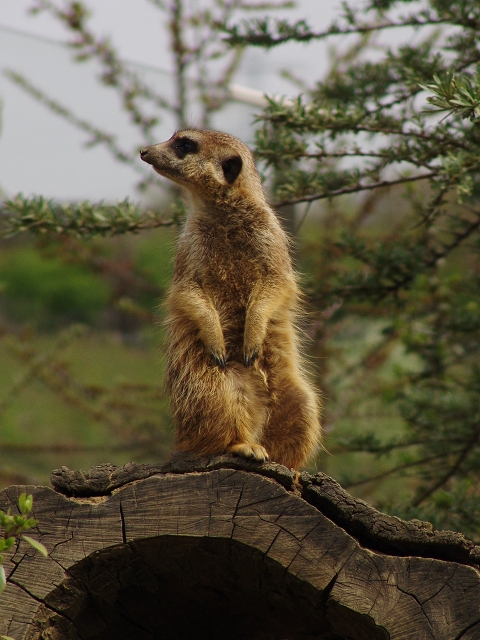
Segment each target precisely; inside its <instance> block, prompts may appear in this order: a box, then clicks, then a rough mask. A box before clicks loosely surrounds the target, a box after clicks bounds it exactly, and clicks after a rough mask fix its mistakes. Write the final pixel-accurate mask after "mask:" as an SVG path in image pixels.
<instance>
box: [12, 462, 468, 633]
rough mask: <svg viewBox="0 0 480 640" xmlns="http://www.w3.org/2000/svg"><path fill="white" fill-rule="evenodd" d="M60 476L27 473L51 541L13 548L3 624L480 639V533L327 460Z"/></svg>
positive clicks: (57, 629) (107, 468)
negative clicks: (36, 480) (423, 518)
mask: <svg viewBox="0 0 480 640" xmlns="http://www.w3.org/2000/svg"><path fill="white" fill-rule="evenodd" d="M52 483H53V484H54V486H55V488H56V491H52V490H51V489H48V488H46V487H33V488H32V487H27V488H26V490H27V491H29V492H30V493H33V494H34V514H33V515H34V517H35V518H37V519H38V521H39V525H38V532H37V536H36V537H38V539H41V541H42V542H43V543H44V544H45V545H46V546H47V549H48V550H49V552H50V556H49V557H48V558H43V557H41V556H40V555H39V554H36V553H34V552H33V550H32V549H30V548H27V545H25V543H22V542H21V543H20V544H19V547H18V549H17V551H16V553H15V554H14V555H13V557H11V558H10V559H8V560H7V561H6V563H5V567H6V571H7V574H9V581H8V585H7V588H6V590H5V592H4V594H3V595H2V598H1V600H0V634H5V635H8V636H11V637H14V638H16V639H18V640H26V639H27V638H28V639H29V640H33V638H38V639H40V638H45V639H46V638H49V640H60V639H62V640H64V639H70V638H72V639H82V640H87V639H88V640H94V639H97V638H98V639H100V638H102V640H108V639H109V638H112V640H113V638H115V640H123V639H127V638H128V639H131V638H135V639H139V640H143V639H145V640H147V639H149V640H150V639H151V640H153V639H154V638H168V639H169V640H172V639H175V638H178V639H179V640H183V639H184V638H185V639H186V638H188V639H191V638H200V639H201V638H209V639H216V638H222V639H225V638H229V639H232V640H236V639H237V638H238V640H241V639H242V640H243V639H245V640H246V639H247V638H248V639H249V640H267V639H268V640H270V639H271V640H296V639H305V640H306V639H310V638H311V639H312V640H313V639H314V638H315V639H323V640H340V639H347V640H377V639H378V640H386V639H388V638H391V639H398V640H400V639H402V640H406V639H409V640H410V639H411V640H421V639H422V638H429V639H431V638H433V639H435V640H452V639H453V638H462V640H467V639H468V640H472V639H473V638H480V572H479V571H478V565H477V562H478V558H479V557H480V554H479V553H478V547H476V546H475V545H474V544H473V543H472V542H470V541H468V540H466V539H465V538H464V537H463V536H461V535H460V534H456V533H453V532H441V531H433V529H432V528H431V526H428V525H426V524H425V523H419V522H418V521H411V522H404V521H402V520H399V519H398V518H392V517H390V516H387V515H385V514H381V513H379V512H377V511H375V510H374V509H373V508H372V507H370V506H369V505H367V504H366V503H365V502H363V501H361V500H357V499H355V498H353V497H352V496H350V495H349V494H348V493H347V492H345V491H344V490H343V489H342V488H341V487H340V486H339V485H338V484H337V483H336V482H335V481H333V480H332V479H331V478H328V476H325V475H324V474H316V475H314V476H311V475H309V474H305V473H304V474H302V475H301V476H299V475H298V474H297V473H296V472H294V471H293V470H288V469H285V468H284V467H281V466H279V465H275V464H273V463H267V464H264V465H259V464H258V463H252V462H247V461H245V460H242V459H241V458H233V457H230V456H216V457H213V458H208V459H200V460H199V459H195V458H191V457H189V456H185V455H182V456H175V457H174V458H172V460H171V461H169V462H168V463H164V464H162V465H134V464H129V465H126V466H125V467H114V466H112V465H102V466H100V467H95V468H94V469H91V470H90V472H88V473H84V472H78V471H70V470H68V469H66V468H62V469H60V470H56V471H55V472H53V474H52ZM23 490H25V487H9V488H8V489H6V490H4V491H3V492H2V493H1V494H0V508H2V509H5V508H8V507H11V508H12V507H14V505H15V504H16V500H17V497H18V495H19V494H20V493H21V492H22V491H23ZM34 535H35V533H33V534H32V536H34Z"/></svg>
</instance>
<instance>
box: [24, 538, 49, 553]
mask: <svg viewBox="0 0 480 640" xmlns="http://www.w3.org/2000/svg"><path fill="white" fill-rule="evenodd" d="M22 538H23V539H24V540H26V541H27V542H28V544H30V545H32V547H33V548H34V549H36V550H37V551H39V552H40V553H41V554H42V556H44V557H45V558H47V557H48V551H47V549H46V547H45V545H43V544H42V543H41V542H38V540H34V539H33V538H30V536H22Z"/></svg>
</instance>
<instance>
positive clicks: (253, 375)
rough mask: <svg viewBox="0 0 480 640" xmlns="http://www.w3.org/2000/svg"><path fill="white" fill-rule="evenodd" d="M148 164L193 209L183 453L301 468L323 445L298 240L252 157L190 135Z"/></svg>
mask: <svg viewBox="0 0 480 640" xmlns="http://www.w3.org/2000/svg"><path fill="white" fill-rule="evenodd" d="M140 155H141V158H142V160H144V161H145V162H148V163H149V164H151V165H152V166H153V168H154V169H155V171H157V173H159V174H160V175H162V176H165V177H166V178H169V179H170V180H173V182H176V183H177V184H180V185H182V186H183V187H186V188H187V189H188V190H189V192H190V194H191V197H192V200H193V210H192V212H191V213H190V214H189V216H188V217H187V220H186V223H185V226H184V229H183V231H182V233H181V235H180V238H179V241H178V249H177V255H176V260H175V270H174V276H173V283H172V286H171V289H170V292H169V295H168V298H167V308H168V325H169V340H168V356H167V369H166V380H167V387H168V389H169V392H170V400H171V407H172V411H173V416H174V420H175V423H176V447H177V448H178V449H179V450H180V451H188V452H192V453H195V454H197V455H209V454H214V453H221V452H225V451H226V452H230V453H233V454H236V455H240V456H245V457H246V458H253V459H255V460H258V461H265V460H267V459H268V458H270V459H271V460H273V461H274V462H278V463H280V464H283V465H285V466H287V467H289V468H296V469H298V468H299V467H300V466H302V465H303V464H304V463H305V461H306V460H307V459H308V458H309V457H311V456H312V454H313V453H314V452H315V451H316V449H317V448H318V447H319V445H320V442H321V430H320V423H319V417H318V414H319V406H318V399H317V396H316V394H315V392H314V391H313V389H312V387H311V386H310V384H309V383H308V382H307V379H306V375H305V370H304V364H303V362H302V359H301V356H300V353H299V346H298V334H297V332H296V330H295V327H294V321H295V314H296V311H297V307H298V300H299V289H298V285H297V281H296V277H295V273H294V271H293V268H292V264H291V260H290V255H289V249H288V240H287V236H286V234H285V232H284V230H283V228H282V226H281V225H280V222H279V220H278V218H277V216H276V215H275V213H274V211H273V209H272V208H271V207H270V206H269V205H268V203H267V200H266V196H265V193H264V190H263V187H262V184H261V181H260V177H259V175H258V172H257V169H256V167H255V162H254V160H253V156H252V154H251V152H250V150H249V149H248V147H247V146H246V145H244V144H243V143H242V142H240V140H238V139H237V138H234V137H233V136H230V135H227V134H225V133H220V132H218V131H201V130H190V129H188V130H185V131H179V132H178V133H175V135H173V136H172V138H170V140H167V142H163V143H160V144H156V145H152V146H149V147H145V148H144V149H142V150H141V152H140Z"/></svg>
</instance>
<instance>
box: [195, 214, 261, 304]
mask: <svg viewBox="0 0 480 640" xmlns="http://www.w3.org/2000/svg"><path fill="white" fill-rule="evenodd" d="M202 231H203V233H202V234H201V236H200V237H199V238H198V240H197V242H199V245H200V247H201V259H200V260H199V261H198V273H199V275H200V277H201V279H202V281H203V282H204V285H205V287H207V288H208V289H210V290H212V291H215V292H217V294H218V295H221V294H222V293H223V294H224V295H226V296H228V297H229V298H232V300H233V301H236V302H238V304H240V305H242V304H245V303H246V301H247V300H248V297H249V295H250V293H251V290H252V288H253V287H254V286H255V284H256V283H257V282H258V280H259V279H261V278H262V277H264V276H265V275H266V274H267V273H268V249H267V246H266V245H267V244H268V243H267V242H266V239H265V238H262V237H260V234H259V232H258V231H257V230H252V229H250V228H248V226H242V225H238V226H216V227H209V228H206V229H203V230H202ZM264 235H265V234H264Z"/></svg>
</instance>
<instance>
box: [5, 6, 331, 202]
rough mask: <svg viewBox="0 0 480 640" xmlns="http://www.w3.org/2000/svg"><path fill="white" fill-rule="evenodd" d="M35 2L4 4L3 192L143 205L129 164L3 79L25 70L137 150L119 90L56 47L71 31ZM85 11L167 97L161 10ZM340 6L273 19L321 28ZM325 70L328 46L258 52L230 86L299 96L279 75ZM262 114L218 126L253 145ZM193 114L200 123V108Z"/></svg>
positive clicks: (237, 108)
mask: <svg viewBox="0 0 480 640" xmlns="http://www.w3.org/2000/svg"><path fill="white" fill-rule="evenodd" d="M59 1H60V0H59ZM31 4H32V1H31V0H0V68H1V70H2V74H1V75H0V98H1V99H2V101H3V113H2V134H1V137H0V187H1V188H2V190H3V192H4V193H5V194H6V195H8V196H12V195H14V194H15V193H18V192H23V193H24V194H25V195H31V194H34V193H37V194H43V195H45V196H47V197H55V198H57V199H59V200H79V199H90V200H101V199H104V200H108V201H110V200H121V199H124V198H125V197H127V196H128V197H130V198H131V199H134V200H138V199H139V198H140V196H139V194H138V192H137V191H136V189H135V184H136V182H137V179H138V177H137V175H136V174H135V172H134V171H133V170H132V169H131V168H130V167H128V166H125V165H121V164H119V163H118V162H116V161H114V160H113V159H112V158H111V156H110V154H109V152H108V151H107V150H106V149H104V148H102V147H95V148H93V149H85V147H84V143H85V141H86V135H85V134H84V133H82V132H80V131H78V130H76V129H75V128H74V127H72V126H71V125H70V124H68V123H66V122H64V121H63V120H62V119H61V118H59V117H58V116H55V115H54V114H52V113H51V112H49V111H48V109H47V108H46V107H44V106H42V105H39V104H38V103H37V102H36V101H35V100H34V99H33V98H31V97H30V96H28V95H27V94H25V92H24V91H22V90H21V89H20V88H19V87H17V86H15V85H14V84H13V83H12V82H11V81H10V80H9V79H7V78H6V77H5V76H4V74H3V70H4V69H6V68H9V69H13V70H16V71H19V72H21V73H22V74H24V75H25V76H27V77H28V78H29V80H30V81H31V82H32V83H33V84H35V85H37V86H39V87H41V88H42V89H43V90H44V91H45V92H46V93H47V94H48V95H49V96H51V97H52V98H55V99H56V100H57V101H59V102H62V103H63V104H65V105H66V106H67V107H68V108H69V109H71V110H72V111H74V112H75V113H76V114H77V115H78V116H79V117H81V118H83V119H86V120H89V121H91V122H92V123H94V124H95V125H96V126H98V127H100V128H103V129H106V130H108V131H109V132H111V133H115V134H116V135H117V136H118V138H119V142H120V143H121V144H122V145H123V146H124V147H125V148H126V149H129V150H130V149H134V148H136V145H137V146H138V145H139V144H140V142H139V140H138V136H136V133H135V130H134V129H133V128H132V127H131V125H129V123H128V120H127V119H126V118H125V116H124V114H123V113H122V111H121V109H120V107H119V104H118V99H117V97H116V95H115V93H114V92H113V91H112V90H108V89H107V88H105V87H102V86H100V85H99V83H98V81H97V80H96V76H97V75H98V67H97V65H96V64H95V63H93V62H89V63H86V64H81V65H79V64H74V63H73V62H72V52H71V50H69V49H67V48H66V47H64V46H61V45H60V44H57V43H61V42H63V41H65V38H66V33H65V30H64V29H63V28H62V26H61V25H60V24H59V23H58V22H57V21H56V20H54V19H53V18H52V17H50V16H49V15H46V14H40V15H39V16H30V15H28V13H27V10H28V7H29V6H31ZM87 4H88V5H89V6H90V7H91V8H92V13H93V15H92V19H91V24H92V27H93V29H94V30H95V31H96V32H97V33H99V34H101V35H108V36H110V37H111V39H112V41H113V43H114V44H115V46H116V47H117V48H118V50H119V52H120V55H121V56H122V57H123V58H125V59H127V60H130V61H133V62H136V63H139V64H140V65H147V66H148V67H150V68H152V70H144V71H142V72H143V73H145V77H146V78H147V79H148V80H149V81H151V82H153V83H154V84H155V85H156V86H157V87H158V88H159V89H165V88H166V89H167V91H168V87H169V86H170V85H169V82H170V79H169V76H168V71H169V69H170V67H171V61H170V58H169V55H168V36H167V33H166V30H165V27H164V17H163V15H162V13H161V12H160V11H158V9H156V8H155V7H154V6H153V5H152V4H151V3H150V2H148V0H101V1H98V0H97V1H96V2H94V1H93V0H90V2H88V1H87ZM339 4H340V2H339V0H299V2H297V5H298V7H297V9H295V10H293V11H283V12H282V13H278V14H277V15H284V16H289V17H290V18H291V19H292V20H293V19H296V18H299V17H301V18H304V17H306V18H307V19H308V21H309V23H310V24H311V25H312V26H313V27H315V28H316V29H319V30H321V29H324V28H325V27H326V26H328V24H329V23H330V22H331V21H332V19H333V18H334V17H335V15H336V14H337V11H338V7H339ZM2 27H3V28H2ZM32 36H34V37H32ZM327 66H328V63H327V52H326V48H325V45H324V44H323V43H316V44H314V45H308V46H307V45H302V44H292V45H287V46H285V47H279V48H275V49H273V50H272V51H270V52H265V51H263V50H261V49H254V50H251V51H249V52H248V54H247V56H246V58H245V60H244V63H243V65H242V68H241V72H240V73H239V75H238V76H237V77H236V78H235V80H234V81H235V83H237V84H242V85H245V86H250V87H252V88H255V89H258V90H261V91H264V92H267V93H281V94H287V95H288V94H289V93H290V94H291V95H293V94H295V89H294V88H293V87H292V86H291V85H290V84H288V83H287V82H286V81H285V80H283V79H281V78H280V75H279V73H280V71H281V70H282V69H290V70H292V71H294V72H295V73H296V74H298V75H301V76H303V77H306V78H310V79H315V78H320V77H321V76H322V75H323V74H324V73H325V71H326V69H327ZM153 69H158V71H154V70H153ZM258 111H259V109H258V107H249V106H245V105H232V106H231V107H229V108H228V109H227V110H226V111H225V112H224V113H223V114H222V115H221V116H219V117H218V119H217V121H215V126H216V127H218V128H221V129H223V130H225V131H228V132H230V133H233V134H235V135H238V136H239V137H242V138H243V139H244V140H245V141H246V142H249V141H251V136H252V127H251V123H252V120H253V114H254V113H256V112H258ZM190 116H191V118H192V119H193V120H194V119H195V112H194V109H193V110H192V113H191V114H190ZM172 126H173V125H172V123H171V122H169V121H168V119H166V120H164V121H163V123H162V124H161V125H160V126H159V127H158V129H157V131H156V132H155V134H156V135H158V140H159V141H160V140H164V139H166V138H168V137H170V135H171V133H172Z"/></svg>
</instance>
